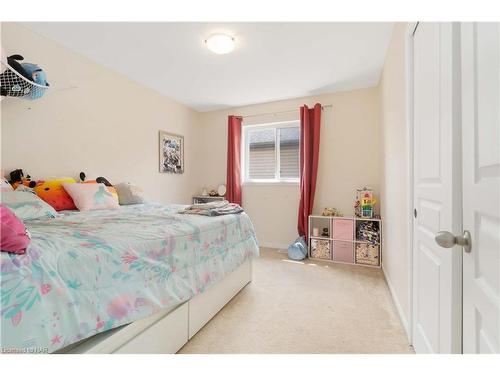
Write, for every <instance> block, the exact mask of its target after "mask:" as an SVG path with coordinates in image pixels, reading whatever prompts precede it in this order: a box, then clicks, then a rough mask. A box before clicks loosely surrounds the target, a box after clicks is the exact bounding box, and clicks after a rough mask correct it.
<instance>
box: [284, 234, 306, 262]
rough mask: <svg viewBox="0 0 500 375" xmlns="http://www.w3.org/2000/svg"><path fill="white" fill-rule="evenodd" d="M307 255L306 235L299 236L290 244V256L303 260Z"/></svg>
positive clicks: (293, 258)
mask: <svg viewBox="0 0 500 375" xmlns="http://www.w3.org/2000/svg"><path fill="white" fill-rule="evenodd" d="M306 256H307V244H306V240H305V237H304V236H302V237H299V238H297V239H296V240H295V242H294V243H293V244H291V245H290V246H288V258H290V259H292V260H303V259H305V258H306Z"/></svg>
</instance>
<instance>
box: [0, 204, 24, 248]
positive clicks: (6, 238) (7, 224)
mask: <svg viewBox="0 0 500 375" xmlns="http://www.w3.org/2000/svg"><path fill="white" fill-rule="evenodd" d="M29 243H30V238H29V237H28V233H27V232H26V227H25V226H24V224H23V222H22V221H21V220H19V218H18V217H17V216H16V215H14V213H13V212H12V211H11V210H9V209H8V208H7V207H5V206H4V205H3V204H0V245H1V246H0V248H1V250H2V251H5V252H7V253H14V254H24V253H25V252H26V248H27V247H28V245H29Z"/></svg>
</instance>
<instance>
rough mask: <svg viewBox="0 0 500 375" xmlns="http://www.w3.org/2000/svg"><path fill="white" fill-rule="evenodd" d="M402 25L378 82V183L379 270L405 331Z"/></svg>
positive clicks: (407, 251)
mask: <svg viewBox="0 0 500 375" xmlns="http://www.w3.org/2000/svg"><path fill="white" fill-rule="evenodd" d="M406 27H407V25H406V24H405V23H399V24H396V25H395V27H394V31H393V35H392V39H391V43H390V45H389V49H388V52H387V57H386V61H385V65H384V69H383V73H382V78H381V81H380V85H379V89H380V98H381V118H382V139H383V141H382V144H383V160H382V165H383V178H382V184H381V198H382V202H383V205H382V218H383V219H384V238H383V241H384V253H383V258H382V262H383V269H384V272H385V275H386V279H387V282H388V284H389V287H390V288H391V292H392V294H393V297H394V301H395V303H396V307H397V308H398V310H399V313H400V315H401V320H402V321H403V324H404V325H405V328H406V330H407V332H408V331H409V327H408V324H409V316H410V289H409V288H410V279H409V275H410V269H409V257H410V249H409V247H408V240H409V235H410V231H411V228H410V227H409V225H408V212H409V210H410V207H409V202H408V191H409V186H408V180H407V176H408V165H409V160H408V147H407V144H408V143H407V142H408V131H407V124H406V84H405V82H406V70H405V68H406V62H405V54H406V52H405V37H406Z"/></svg>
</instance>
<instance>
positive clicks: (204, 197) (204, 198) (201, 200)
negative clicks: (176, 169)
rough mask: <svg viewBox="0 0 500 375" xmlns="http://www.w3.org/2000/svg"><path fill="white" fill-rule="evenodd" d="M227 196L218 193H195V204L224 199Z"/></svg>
mask: <svg viewBox="0 0 500 375" xmlns="http://www.w3.org/2000/svg"><path fill="white" fill-rule="evenodd" d="M225 199H226V197H220V196H218V195H216V196H213V197H211V196H210V195H195V196H194V197H193V204H200V203H209V202H215V201H223V200H225Z"/></svg>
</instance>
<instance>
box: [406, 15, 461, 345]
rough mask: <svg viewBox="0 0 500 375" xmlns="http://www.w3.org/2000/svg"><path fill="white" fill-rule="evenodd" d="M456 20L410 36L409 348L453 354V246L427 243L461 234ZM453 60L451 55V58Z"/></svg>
mask: <svg viewBox="0 0 500 375" xmlns="http://www.w3.org/2000/svg"><path fill="white" fill-rule="evenodd" d="M458 36H459V29H458V25H456V24H451V23H420V24H419V25H418V26H417V28H416V31H415V33H414V36H413V73H414V75H413V85H414V98H413V99H414V107H413V113H414V121H413V123H414V208H415V209H416V219H415V220H414V244H413V346H414V348H415V351H416V352H417V353H460V352H461V350H462V348H461V339H462V337H461V311H462V305H461V299H462V294H461V293H462V290H461V282H462V280H461V275H462V269H461V267H462V254H461V251H462V250H461V248H459V247H456V246H455V247H453V248H450V249H445V248H442V247H440V246H438V245H437V244H436V242H435V239H434V237H435V235H436V233H437V232H439V231H450V232H452V233H460V232H461V216H462V212H461V204H460V201H461V198H462V196H461V190H460V185H461V183H460V182H461V181H460V180H461V178H462V176H461V173H460V171H459V170H460V169H461V168H456V167H457V165H459V164H460V156H461V152H460V127H459V124H460V123H459V115H460V111H459V108H458V106H457V99H459V95H460V90H459V86H458V83H459V82H458V80H457V79H456V78H457V74H456V73H457V72H458V69H459V65H457V62H459V55H458V51H459V50H458V48H456V47H457V41H458V39H457V37H458ZM457 57H458V58H457Z"/></svg>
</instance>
